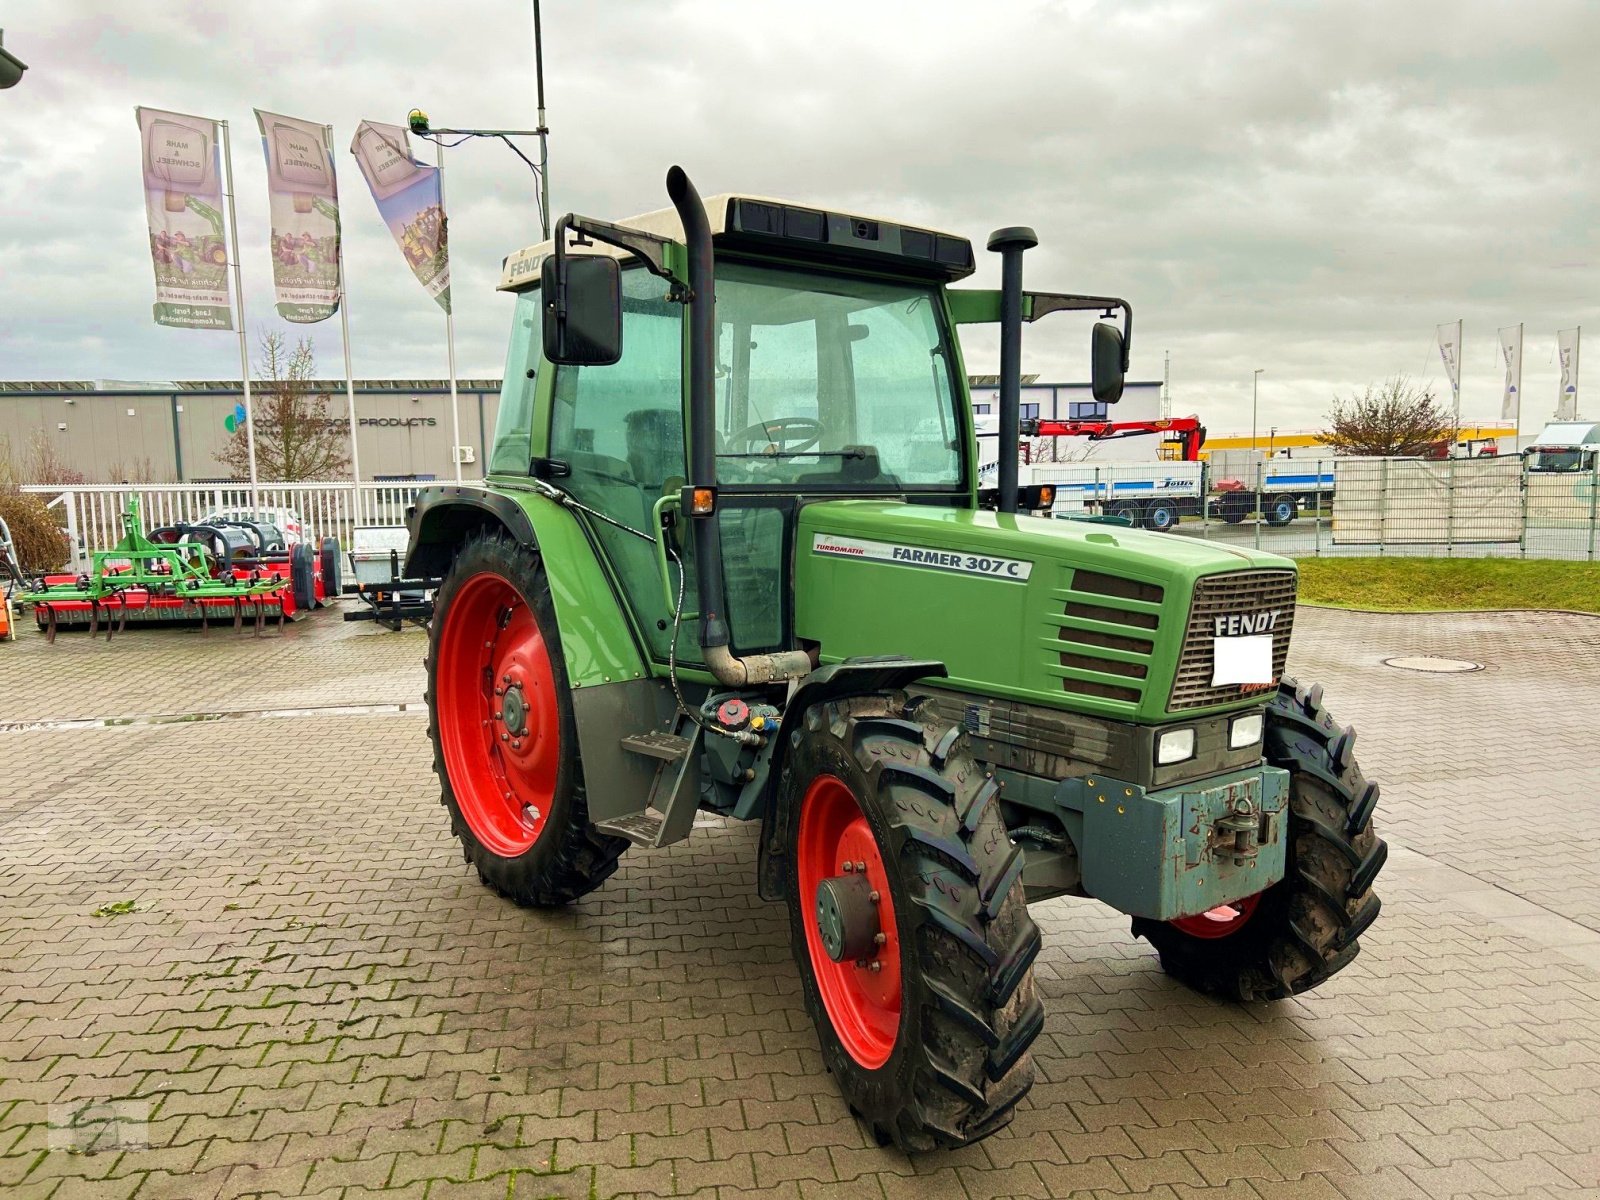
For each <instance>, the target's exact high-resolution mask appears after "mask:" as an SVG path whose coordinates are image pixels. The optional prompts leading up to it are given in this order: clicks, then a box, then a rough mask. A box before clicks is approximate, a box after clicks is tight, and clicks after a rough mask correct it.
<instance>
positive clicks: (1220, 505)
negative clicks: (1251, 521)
mask: <svg viewBox="0 0 1600 1200" xmlns="http://www.w3.org/2000/svg"><path fill="white" fill-rule="evenodd" d="M1226 469H1227V468H1226V466H1222V467H1220V469H1219V464H1215V463H1211V464H1207V473H1208V475H1209V476H1210V478H1211V481H1212V482H1211V487H1210V491H1211V515H1212V516H1214V517H1220V518H1221V519H1222V520H1224V521H1226V522H1227V523H1228V524H1229V525H1237V524H1239V523H1240V522H1242V521H1243V520H1244V519H1245V518H1246V517H1248V516H1249V515H1250V514H1251V513H1254V512H1259V513H1260V514H1261V517H1262V519H1263V520H1264V521H1266V523H1267V524H1268V525H1272V526H1274V527H1281V526H1284V525H1288V524H1290V523H1291V522H1292V521H1293V520H1294V519H1295V518H1296V517H1298V516H1299V515H1300V514H1301V512H1303V511H1304V510H1305V509H1308V508H1309V509H1312V510H1314V511H1316V512H1326V511H1327V510H1328V509H1330V508H1331V507H1332V506H1333V492H1334V483H1335V476H1334V471H1333V463H1332V462H1331V461H1327V462H1324V461H1317V462H1303V461H1296V460H1295V459H1292V458H1269V459H1263V460H1259V461H1258V462H1257V464H1256V466H1255V468H1254V469H1252V470H1248V471H1228V472H1227V473H1224V471H1225V470H1226Z"/></svg>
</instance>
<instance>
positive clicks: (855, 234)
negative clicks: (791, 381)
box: [499, 192, 976, 292]
mask: <svg viewBox="0 0 1600 1200" xmlns="http://www.w3.org/2000/svg"><path fill="white" fill-rule="evenodd" d="M705 206H706V218H707V220H709V221H710V223H711V235H712V239H713V243H714V244H715V246H716V248H717V249H718V250H724V249H727V250H733V249H741V250H747V251H750V252H752V253H758V254H759V253H766V254H771V255H775V256H776V255H782V256H783V257H792V258H809V259H815V260H817V261H819V262H823V263H833V264H835V265H852V264H853V265H856V266H871V265H874V264H876V265H878V266H880V267H881V268H883V269H887V270H891V271H896V272H904V273H906V274H908V275H917V276H921V277H924V278H930V279H937V280H942V281H944V282H950V281H953V280H956V279H964V278H966V277H967V276H968V275H970V274H972V272H973V270H974V269H975V267H976V263H975V262H974V259H973V253H972V243H971V242H970V241H968V240H967V239H966V238H964V237H959V236H957V235H956V234H952V233H942V232H940V231H939V230H936V229H927V228H924V227H922V226H918V225H902V224H900V223H899V222H896V221H886V220H883V219H882V218H879V217H863V216H859V215H856V214H853V213H843V212H837V211H834V210H830V209H821V208H812V207H809V206H806V205H800V204H792V203H790V202H789V201H787V200H774V199H772V198H771V197H767V196H745V195H736V194H734V193H730V192H724V193H722V194H721V195H717V196H712V197H710V198H709V199H707V200H706V201H705ZM616 224H618V225H622V226H626V227H627V228H629V229H637V230H639V231H640V232H642V233H651V234H655V235H656V236H657V237H664V238H668V239H670V240H672V241H675V242H681V241H683V236H684V234H683V222H681V221H680V220H679V219H678V213H677V210H676V209H672V208H660V209H657V210H656V211H655V212H649V213H642V214H640V215H639V216H636V217H628V218H626V219H624V220H621V221H618V222H616ZM554 247H555V243H554V242H552V241H550V240H548V239H547V240H545V241H542V242H539V243H537V244H536V245H533V246H528V247H526V248H524V249H522V250H518V251H516V252H515V253H514V254H510V255H508V256H507V257H506V259H505V261H504V262H503V263H502V264H501V270H500V284H499V290H501V291H507V292H516V291H521V290H523V289H524V288H527V287H530V286H532V285H533V284H534V283H535V282H537V281H538V278H539V268H540V266H541V264H542V263H543V262H544V260H545V259H546V258H548V257H549V256H550V254H551V253H552V251H553V250H554ZM582 253H584V254H605V255H609V256H611V257H613V258H623V257H625V256H626V255H627V251H624V250H620V249H617V248H616V247H614V246H609V245H606V244H604V243H600V242H596V243H595V244H593V245H592V246H585V247H584V248H583V250H582Z"/></svg>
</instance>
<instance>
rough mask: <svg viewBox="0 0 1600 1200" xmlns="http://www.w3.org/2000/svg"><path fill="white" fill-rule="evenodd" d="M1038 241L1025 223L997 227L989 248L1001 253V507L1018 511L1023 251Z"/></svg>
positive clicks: (1006, 510)
mask: <svg viewBox="0 0 1600 1200" xmlns="http://www.w3.org/2000/svg"><path fill="white" fill-rule="evenodd" d="M1038 244H1039V237H1038V235H1037V234H1036V233H1034V232H1033V230H1031V229H1029V228H1028V227H1027V226H1026V225H1011V226H1008V227H1007V228H1005V229H996V230H995V231H994V232H993V233H991V234H990V235H989V249H990V250H993V251H996V252H997V253H998V254H999V255H1000V439H999V441H1000V445H999V450H1000V478H999V485H1000V511H1001V512H1003V513H1014V512H1016V511H1017V460H1018V458H1020V457H1021V454H1022V438H1021V435H1020V433H1019V432H1018V418H1019V416H1020V414H1021V410H1022V255H1023V252H1024V251H1027V250H1032V249H1033V248H1034V247H1035V246H1037V245H1038Z"/></svg>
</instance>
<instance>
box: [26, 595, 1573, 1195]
mask: <svg viewBox="0 0 1600 1200" xmlns="http://www.w3.org/2000/svg"><path fill="white" fill-rule="evenodd" d="M422 645H423V642H422V636H421V634H420V633H417V632H407V633H403V634H390V633H386V632H383V631H379V630H375V629H370V628H368V627H365V626H351V625H344V624H341V623H339V622H338V620H337V615H336V614H322V615H320V616H318V617H316V618H314V619H312V620H309V621H307V622H305V623H304V624H302V625H299V626H296V627H294V628H292V629H290V630H289V631H288V632H287V634H286V636H284V637H282V638H278V637H276V636H273V635H268V636H266V637H263V638H260V639H252V638H249V637H248V636H247V637H244V638H237V639H236V638H235V637H234V636H233V635H232V634H231V633H213V634H212V635H211V637H210V638H209V639H201V638H200V637H199V635H198V634H196V633H186V632H157V631H145V630H138V631H130V632H128V633H126V634H124V635H122V636H120V637H119V638H118V639H117V640H116V642H115V643H113V645H112V646H110V647H107V646H106V645H105V644H104V642H90V641H89V640H88V639H87V638H84V637H82V636H66V635H63V637H62V639H61V640H60V642H59V643H58V644H57V645H56V646H54V647H48V646H45V645H44V644H43V640H42V639H41V638H37V637H32V636H25V638H24V640H23V641H21V642H18V643H14V644H11V645H0V780H3V781H4V787H3V789H0V1196H4V1197H7V1198H8V1200H9V1198H12V1197H16V1198H18V1200H45V1198H47V1197H51V1198H56V1200H77V1198H79V1197H85V1198H100V1197H106V1198H111V1200H116V1198H127V1197H135V1196H136V1197H138V1198H139V1200H147V1198H152V1200H153V1198H161V1197H184V1198H189V1200H199V1198H204V1197H242V1196H261V1197H279V1196H282V1197H292V1196H309V1197H318V1198H323V1200H333V1198H342V1200H357V1198H358V1197H366V1196H380V1195H381V1196H383V1197H386V1198H391V1200H393V1198H403V1197H435V1198H437V1197H449V1198H454V1197H458V1196H459V1197H467V1198H471V1197H477V1196H491V1197H494V1198H495V1200H502V1198H506V1197H511V1198H525V1197H540V1196H564V1197H597V1198H600V1200H605V1198H607V1197H611V1196H614V1195H656V1196H698V1197H732V1196H743V1195H762V1196H778V1197H788V1198H805V1200H810V1198H812V1197H825V1196H836V1195H844V1196H848V1197H850V1200H895V1198H898V1197H919V1198H920V1197H970V1198H971V1200H986V1198H989V1197H1002V1196H1069V1195H1082V1196H1111V1195H1119V1196H1120V1195H1129V1194H1139V1195H1144V1196H1150V1197H1161V1198H1164V1200H1171V1198H1175V1197H1187V1196H1194V1195H1202V1194H1203V1195H1205V1196H1208V1197H1217V1198H1219V1200H1221V1198H1224V1197H1228V1198H1233V1197H1237V1198H1247V1200H1272V1198H1275V1197H1294V1198H1296V1200H1298V1198H1308V1200H1316V1198H1319V1197H1329V1198H1332V1200H1337V1198H1341V1197H1342V1198H1344V1200H1364V1198H1367V1197H1387V1196H1395V1197H1410V1196H1417V1197H1447V1196H1471V1197H1479V1196H1494V1197H1498V1196H1565V1195H1571V1196H1577V1195H1590V1196H1593V1195H1597V1194H1600V950H1597V947H1600V933H1597V932H1596V931H1597V930H1600V823H1597V822H1596V821H1595V819H1594V811H1595V806H1596V804H1597V801H1596V799H1595V797H1596V796H1597V795H1600V756H1597V755H1596V754H1595V749H1596V744H1597V741H1600V739H1597V738H1596V737H1595V735H1594V732H1593V726H1592V712H1593V710H1594V708H1595V703H1596V700H1597V698H1600V620H1596V619H1593V618H1583V617H1573V616H1563V615H1555V614H1497V615H1479V616H1471V617H1460V616H1426V617H1423V616H1407V617H1395V616H1369V615H1363V614H1352V613H1336V612H1329V611H1322V610H1311V609H1303V610H1301V612H1300V614H1299V616H1298V618H1297V627H1296V647H1295V652H1294V656H1293V663H1292V666H1293V669H1294V670H1295V671H1296V672H1298V673H1299V674H1300V675H1301V676H1302V677H1304V678H1307V679H1312V678H1315V679H1321V680H1322V681H1324V682H1325V683H1326V685H1327V695H1328V700H1329V703H1330V705H1331V706H1332V707H1333V709H1334V711H1335V713H1336V714H1337V715H1339V716H1340V717H1341V719H1343V720H1347V721H1354V722H1356V723H1357V724H1358V726H1359V728H1360V731H1361V732H1360V743H1359V745H1358V747H1357V752H1358V755H1359V756H1360V757H1361V758H1362V760H1363V764H1364V765H1365V767H1366V769H1367V771H1368V774H1369V775H1371V776H1374V777H1377V778H1379V779H1381V780H1383V782H1384V793H1383V796H1384V798H1383V804H1382V806H1381V807H1380V809H1379V819H1380V821H1381V822H1382V823H1383V826H1384V832H1385V833H1386V834H1387V835H1388V836H1389V837H1390V839H1391V841H1392V843H1393V844H1394V847H1395V849H1394V854H1393V857H1392V859H1391V861H1390V865H1389V866H1388V868H1387V869H1386V871H1385V873H1384V874H1383V876H1382V877H1381V879H1380V890H1381V891H1382V893H1383V897H1384V900H1385V909H1384V914H1383V917H1382V918H1381V919H1380V921H1379V923H1378V924H1377V925H1376V926H1375V927H1374V929H1373V930H1372V931H1371V932H1370V933H1369V935H1368V936H1367V938H1366V939H1365V949H1364V952H1363V954H1362V956H1361V957H1360V959H1358V960H1357V961H1356V963H1355V964H1354V965H1352V966H1351V967H1350V968H1349V969H1348V970H1346V971H1345V972H1343V973H1342V974H1341V975H1339V976H1338V977H1337V978H1335V979H1334V980H1332V981H1330V982H1329V983H1328V984H1327V985H1326V986H1325V987H1324V988H1322V989H1321V990H1319V991H1317V992H1315V993H1313V994H1312V995H1310V996H1306V997H1302V998H1300V999H1298V1000H1296V1001H1293V1002H1287V1003H1283V1004H1279V1005H1275V1006H1259V1007H1252V1008H1238V1007H1232V1006H1227V1005H1223V1004H1219V1003H1215V1002H1212V1001H1210V1000H1206V999H1202V998H1199V997H1196V996H1193V995H1191V994H1189V993H1188V992H1186V991H1184V990H1183V989H1182V988H1180V987H1178V986H1176V985H1174V984H1172V983H1171V982H1169V981H1168V980H1167V979H1166V978H1165V977H1164V976H1163V975H1162V974H1161V973H1160V971H1159V969H1158V968H1157V965H1156V962H1155V959H1154V957H1153V955H1152V953H1151V952H1150V950H1149V948H1148V947H1147V946H1146V945H1145V944H1143V943H1136V942H1133V941H1131V940H1130V939H1129V936H1128V931H1127V922H1126V920H1125V919H1124V918H1121V917H1119V916H1117V915H1116V914H1115V913H1112V912H1111V911H1109V910H1107V909H1104V908H1102V907H1100V906H1098V905H1096V904H1094V903H1092V902H1088V901H1077V900H1056V901H1050V902H1048V903H1045V904H1041V905H1037V906H1035V910H1034V911H1035V915H1036V917H1037V919H1038V920H1039V922H1040V924H1041V926H1042V927H1043V929H1044V932H1045V950H1044V952H1043V954H1042V955H1041V957H1040V959H1039V966H1038V978H1039V986H1040V991H1041V993H1042V994H1043V997H1044V999H1045V1002H1046V1004H1047V1006H1048V1010H1049V1017H1048V1019H1047V1024H1046V1027H1045V1032H1044V1033H1043V1034H1042V1035H1041V1037H1040V1039H1039V1041H1038V1043H1037V1049H1036V1052H1035V1053H1036V1060H1037V1062H1038V1067H1039V1082H1038V1084H1037V1085H1036V1086H1035V1088H1034V1090H1033V1092H1032V1094H1031V1096H1030V1097H1029V1099H1028V1100H1027V1101H1025V1102H1024V1104H1023V1105H1022V1107H1021V1108H1020V1109H1019V1111H1018V1113H1017V1115H1016V1119H1015V1121H1014V1122H1013V1124H1012V1125H1011V1126H1010V1127H1009V1128H1008V1129H1006V1130H1005V1131H1004V1132H1002V1133H1001V1134H999V1135H997V1136H995V1137H994V1138H991V1139H990V1140H988V1141H986V1142H984V1143H982V1144H981V1145H978V1146H975V1147H971V1148H968V1149H966V1150H962V1151H960V1152H956V1153H948V1154H940V1155H931V1156H925V1157H921V1158H917V1159H907V1158H906V1157H904V1156H902V1155H898V1154H895V1153H893V1152H890V1151H886V1150H882V1149H879V1148H877V1147H875V1146H873V1145H871V1144H870V1142H869V1140H868V1139H866V1138H865V1137H864V1136H863V1134H862V1132H861V1131H860V1129H859V1128H858V1127H857V1125H856V1124H855V1122H854V1121H853V1120H852V1119H851V1118H850V1117H849V1115H848V1113H847V1112H846V1110H845V1109H844V1106H843V1105H842V1104H841V1102H840V1100H839V1099H838V1096H837V1093H836V1092H835V1090H834V1087H833V1084H832V1082H831V1080H830V1079H829V1077H828V1076H827V1075H826V1073H825V1072H824V1070H823V1068H822V1064H821V1059H820V1056H819V1054H818V1051H817V1045H816V1039H815V1036H814V1034H813V1033H812V1030H811V1028H810V1025H809V1022H808V1020H807V1018H806V1015H805V1012H804V1009H803V1007H802V1004H801V999H800V993H799V987H798V983H797V980H796V977H795V973H794V969H793V967H792V965H791V963H790V959H789V953H788V946H787V936H786V931H785V920H784V914H783V911H782V909H781V908H780V907H779V906H777V905H771V904H766V903H763V902H761V901H760V900H759V899H757V897H756V895H755V888H754V878H753V871H752V868H751V863H752V857H753V846H754V831H753V830H751V829H749V828H746V827H743V826H739V825H736V824H726V825H725V824H723V823H721V822H719V821H707V822H705V823H704V824H703V826H702V827H701V828H699V829H697V830H696V832H695V834H694V835H693V836H692V837H691V838H690V840H689V841H688V842H687V843H685V844H684V845H681V846H678V847H674V848H672V849H669V850H665V851H659V852H655V853H643V852H639V851H632V852H630V853H629V854H628V855H627V856H625V858H624V859H623V863H622V867H621V869H620V870H619V871H618V873H617V874H616V876H614V877H613V879H612V880H611V881H610V882H609V883H607V885H606V886H605V887H604V888H602V889H601V890H600V891H599V892H597V893H595V894H594V895H593V896H591V897H589V898H588V899H586V900H585V901H584V902H582V903H580V904H578V905H576V906H574V907H572V908H571V909H570V910H566V911H562V912H541V911H531V910H523V909H519V908H516V907H515V906H513V905H511V904H508V903H506V902H504V901H501V900H499V899H497V898H496V897H494V896H493V895H491V894H490V893H488V892H487V891H485V890H484V889H483V888H481V887H480V886H479V885H478V883H477V881H476V879H475V878H474V877H473V876H471V875H470V874H469V873H468V871H467V869H466V868H465V867H464V866H463V864H462V862H461V856H460V854H459V853H458V852H457V850H456V848H455V846H454V844H453V843H452V841H451V840H450V838H449V831H448V826H447V823H446V821H445V820H444V817H443V811H442V810H441V809H440V808H439V807H438V806H437V789H436V787H435V785H434V781H433V779H432V776H431V774H430V772H429V756H428V753H427V747H426V743H425V740H424V725H425V723H424V721H423V720H422V719H420V717H419V716H418V715H417V712H416V709H415V707H414V706H413V707H412V708H411V709H410V710H408V711H405V712H385V713H361V712H324V713H319V714H313V715H309V716H299V717H260V716H254V717H240V718H237V719H231V720H215V721H206V722H197V723H149V724H136V725H132V726H123V727H115V726H114V727H103V728H88V729H83V728H76V729H75V728H60V727H52V726H51V725H49V724H48V723H46V724H43V725H38V726H32V727H25V728H20V729H19V728H15V727H14V724H13V723H18V722H37V721H50V720H55V721H60V720H63V719H69V718H89V717H113V716H124V715H134V716H160V715H168V716H170V715H179V714H183V713H186V712H196V711H210V712H217V711H257V710H263V709H284V708H301V707H313V706H320V705H380V704H381V705H402V704H407V703H411V702H414V701H415V700H416V699H417V698H418V696H419V695H420V691H421V670H420V659H421V654H422ZM1417 653H1434V654H1448V655H1451V656H1454V657H1462V658H1469V659H1474V660H1477V661H1480V662H1484V663H1485V664H1486V669H1485V670H1484V671H1481V672H1476V673H1473V674H1470V675H1458V676H1426V675H1420V674H1408V673H1405V672H1401V671H1397V670H1394V669H1392V668H1389V667H1385V666H1382V665H1381V661H1380V660H1381V659H1382V658H1384V657H1388V656H1390V655H1397V654H1417ZM118 909H131V911H123V912H119V911H118ZM97 913H98V914H101V915H97ZM52 1147H54V1148H52Z"/></svg>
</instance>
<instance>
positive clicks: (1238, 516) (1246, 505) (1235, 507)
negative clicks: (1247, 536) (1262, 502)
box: [1221, 492, 1254, 525]
mask: <svg viewBox="0 0 1600 1200" xmlns="http://www.w3.org/2000/svg"><path fill="white" fill-rule="evenodd" d="M1253 504H1254V502H1253V501H1252V500H1251V498H1250V497H1249V496H1248V495H1246V494H1245V493H1243V492H1229V493H1228V494H1227V495H1225V496H1223V498H1222V504H1221V512H1222V519H1223V520H1224V521H1226V522H1227V523H1228V524H1229V525H1238V524H1240V523H1241V522H1243V521H1244V519H1245V518H1246V517H1247V516H1249V515H1250V512H1251V509H1252V507H1253Z"/></svg>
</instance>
